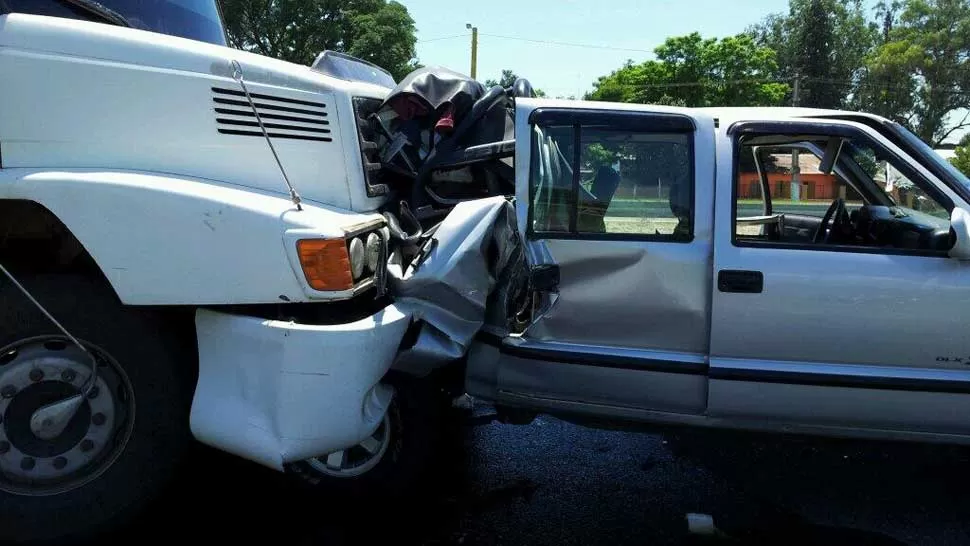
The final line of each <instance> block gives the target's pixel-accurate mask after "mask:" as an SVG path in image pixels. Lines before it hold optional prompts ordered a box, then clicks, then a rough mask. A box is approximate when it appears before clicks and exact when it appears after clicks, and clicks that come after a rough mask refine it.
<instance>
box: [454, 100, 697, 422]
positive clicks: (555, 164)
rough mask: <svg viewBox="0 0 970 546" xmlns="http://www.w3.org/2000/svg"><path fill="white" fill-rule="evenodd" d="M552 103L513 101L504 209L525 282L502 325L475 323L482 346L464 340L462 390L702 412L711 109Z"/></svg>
mask: <svg viewBox="0 0 970 546" xmlns="http://www.w3.org/2000/svg"><path fill="white" fill-rule="evenodd" d="M547 104H548V103H547ZM552 104H554V106H553V105H548V106H546V105H543V102H542V101H534V100H519V101H518V104H517V112H516V154H515V168H516V214H517V224H518V230H519V233H520V235H521V237H522V239H523V246H524V250H525V256H526V261H527V264H528V267H529V268H531V270H532V272H533V274H532V276H531V278H532V282H531V285H530V287H529V289H528V290H527V291H526V292H527V293H528V295H529V298H528V299H527V302H526V303H525V304H524V305H522V306H521V308H518V309H510V310H509V311H510V313H509V314H510V315H514V319H513V320H512V322H513V323H515V324H514V325H512V326H511V327H506V326H507V325H495V324H493V325H492V326H491V327H488V328H486V332H488V333H487V334H486V335H485V336H483V338H484V339H485V340H486V341H487V342H488V343H489V345H490V346H489V347H485V348H483V347H481V346H478V347H476V348H475V349H473V350H472V352H471V355H470V360H469V373H468V378H469V381H468V387H469V392H471V393H472V394H475V393H481V394H482V395H484V396H487V397H489V398H493V399H496V400H497V401H499V402H501V403H503V404H506V405H510V406H525V407H530V408H538V409H543V410H549V411H555V410H561V411H578V412H580V413H583V414H586V415H590V414H600V415H605V416H610V417H633V418H636V417H642V416H644V415H645V412H651V411H652V412H656V411H661V412H676V413H687V414H697V413H701V412H703V410H704V408H705V406H706V396H707V375H706V374H707V349H708V341H709V333H710V329H709V322H708V317H709V313H710V288H709V287H710V285H711V271H712V261H711V255H712V239H711V234H712V227H713V225H712V219H711V211H712V209H713V194H712V189H713V188H712V182H713V176H714V161H713V158H714V140H713V135H714V122H713V119H712V118H710V117H707V116H706V115H705V114H698V113H695V112H691V111H689V110H685V109H677V108H665V107H645V106H636V107H630V108H626V109H604V108H600V107H596V108H578V107H572V106H568V103H563V102H557V103H552ZM616 108H620V107H616Z"/></svg>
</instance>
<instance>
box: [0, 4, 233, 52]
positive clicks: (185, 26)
mask: <svg viewBox="0 0 970 546" xmlns="http://www.w3.org/2000/svg"><path fill="white" fill-rule="evenodd" d="M4 1H5V2H6V4H7V5H8V6H9V7H10V11H12V12H14V13H30V14H33V15H47V16H50V17H64V18H68V19H83V20H86V21H97V22H104V21H105V20H104V18H102V17H100V16H98V15H97V14H95V13H92V12H91V11H89V10H86V9H84V8H82V7H79V6H77V5H74V4H72V3H71V2H69V1H67V0H4ZM98 3H99V4H100V5H102V6H104V7H106V8H108V9H109V10H111V11H113V12H115V13H117V14H118V15H120V16H122V17H124V18H125V20H126V21H128V23H129V25H130V26H131V27H132V28H136V29H140V30H148V31H152V32H159V33H161V34H169V35H172V36H179V37H182V38H189V39H192V40H198V41H200V42H208V43H210V44H216V45H221V46H224V45H226V34H225V31H224V30H223V28H224V27H223V24H222V14H221V12H220V11H219V6H218V4H217V3H216V0H100V1H99V2H98Z"/></svg>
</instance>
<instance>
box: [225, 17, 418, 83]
mask: <svg viewBox="0 0 970 546" xmlns="http://www.w3.org/2000/svg"><path fill="white" fill-rule="evenodd" d="M222 1H223V13H224V18H225V23H226V30H227V32H228V35H229V41H230V43H231V45H233V46H234V47H237V48H240V49H245V50H247V51H253V52H255V53H259V54H261V55H266V56H268V57H275V58H278V59H283V60H287V61H290V62H294V63H299V64H305V65H308V64H310V63H312V62H313V59H314V58H316V56H317V55H318V54H319V53H320V52H321V51H324V50H326V49H330V50H336V51H341V52H344V53H347V54H350V55H353V56H355V57H359V58H361V59H364V60H367V61H370V62H372V63H374V64H376V65H378V66H380V67H382V68H384V69H386V70H388V71H389V72H391V74H393V75H394V77H395V78H397V79H400V78H402V77H403V76H405V75H406V74H407V73H408V72H410V71H411V70H412V69H413V68H414V67H415V66H416V59H415V43H416V38H415V26H414V20H413V19H412V18H411V15H410V14H409V13H408V10H407V8H406V7H404V6H403V5H402V4H400V3H398V2H395V1H393V0H392V1H388V0H222Z"/></svg>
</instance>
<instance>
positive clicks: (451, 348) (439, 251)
mask: <svg viewBox="0 0 970 546" xmlns="http://www.w3.org/2000/svg"><path fill="white" fill-rule="evenodd" d="M520 256H521V247H520V243H519V238H518V233H517V231H516V225H515V209H514V207H513V205H512V203H511V202H510V201H508V200H507V199H505V198H504V197H490V198H486V199H478V200H475V201H467V202H464V203H460V204H458V205H457V206H456V207H455V208H454V210H452V211H451V213H450V214H448V216H447V217H446V218H445V219H444V220H443V221H442V223H441V224H440V225H439V226H438V227H437V229H436V230H435V232H434V235H433V236H432V237H431V239H430V240H429V241H428V242H427V243H426V245H425V247H424V248H423V249H422V254H420V255H419V257H418V259H416V260H415V261H414V263H413V264H411V265H410V266H409V267H408V268H407V269H406V270H403V268H402V267H401V265H400V264H399V263H391V264H390V267H389V269H388V273H389V276H390V279H389V280H390V283H389V288H390V292H391V293H392V294H393V296H394V299H395V302H396V305H397V307H398V308H399V309H401V310H402V311H404V312H405V313H408V314H409V315H411V316H412V317H413V320H414V321H415V327H417V328H419V330H418V334H417V336H416V340H415V341H414V343H413V345H411V346H409V347H405V348H404V349H403V350H402V351H401V352H400V353H399V354H398V356H397V360H396V362H395V364H394V368H395V369H398V370H402V371H405V372H407V373H410V374H413V375H419V376H423V375H426V374H428V373H430V372H431V371H432V370H434V369H436V368H438V367H441V366H443V365H445V364H448V363H450V362H454V361H456V360H459V359H461V358H463V357H464V356H465V353H467V351H468V348H469V346H470V345H471V342H472V340H473V339H474V337H475V335H476V334H477V333H478V331H479V330H480V329H481V328H482V325H483V324H484V322H485V317H486V311H487V310H488V300H489V296H490V295H491V294H492V293H493V291H494V290H495V289H496V288H497V287H498V286H500V283H499V279H500V278H501V277H502V276H503V275H504V274H505V273H506V272H507V271H509V270H510V268H512V267H513V266H514V265H515V264H516V263H518V260H520V259H521V258H520Z"/></svg>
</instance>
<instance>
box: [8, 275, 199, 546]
mask: <svg viewBox="0 0 970 546" xmlns="http://www.w3.org/2000/svg"><path fill="white" fill-rule="evenodd" d="M18 280H20V282H21V283H22V284H23V285H24V286H25V287H26V288H27V289H28V290H29V291H30V293H31V294H33V296H34V297H35V298H36V299H37V300H38V301H40V302H41V304H42V305H44V307H45V308H46V309H47V310H48V311H49V312H50V313H51V314H52V315H53V316H54V317H55V318H56V319H57V320H58V321H59V322H60V323H61V324H62V325H63V326H64V327H65V328H66V329H67V330H68V331H69V332H70V333H71V334H72V335H73V336H74V337H76V338H77V339H79V340H80V341H81V342H82V343H83V344H85V346H86V347H87V349H88V351H90V353H91V354H93V355H94V356H95V358H96V359H97V360H98V362H99V368H98V370H99V373H98V382H97V383H96V384H95V388H94V390H92V391H91V393H90V394H89V396H88V397H87V399H85V400H84V401H83V402H82V405H81V407H80V408H79V409H78V410H77V412H76V413H75V414H74V417H73V418H72V419H71V420H70V421H69V422H68V423H67V425H66V427H65V428H64V430H63V432H61V433H60V435H58V436H56V437H54V438H53V439H47V440H45V439H41V438H39V437H38V436H36V435H35V434H34V432H32V431H31V428H30V424H29V422H30V416H31V415H32V414H33V412H34V411H36V409H37V408H39V407H42V406H43V405H46V404H50V403H52V402H56V401H59V400H63V399H64V398H66V397H68V396H71V395H73V394H76V393H79V392H81V387H82V386H83V385H84V381H85V379H86V378H87V377H88V374H89V371H90V369H91V368H90V357H89V356H88V355H87V354H86V353H85V352H84V351H82V350H80V349H79V348H78V347H77V346H75V345H73V344H72V343H71V342H70V341H69V340H68V339H67V338H65V337H64V336H63V335H62V334H61V332H60V331H59V330H58V329H57V328H56V327H55V326H54V325H53V324H51V322H50V321H49V320H48V319H46V318H45V317H44V316H43V315H42V314H41V313H40V312H39V311H38V310H37V308H36V307H34V306H33V305H32V304H31V303H30V302H29V300H27V299H26V298H25V297H24V296H23V294H22V293H21V292H20V291H19V290H18V289H17V288H16V287H15V286H13V285H12V284H11V283H10V282H9V280H7V279H6V278H4V277H0V417H2V423H0V468H2V472H0V542H3V541H6V540H13V541H23V542H56V543H58V544H63V543H65V542H73V541H76V540H87V539H90V538H92V537H93V536H94V535H97V534H99V533H101V532H102V531H108V530H111V529H115V528H117V527H119V526H121V525H124V524H125V523H126V522H127V521H128V520H129V518H131V517H132V516H134V515H136V514H137V513H138V512H139V511H140V509H142V508H143V507H144V506H145V505H146V503H147V502H148V501H150V500H151V499H153V498H154V497H156V496H157V494H158V493H159V492H160V490H161V488H162V487H163V486H164V485H165V484H166V483H167V482H168V481H169V480H170V478H171V477H172V476H173V475H174V471H175V469H176V467H177V465H178V464H179V463H180V461H181V460H182V458H183V456H184V454H185V453H186V448H187V447H188V445H189V441H190V439H191V433H190V431H189V426H188V423H189V409H190V404H191V383H190V382H189V381H186V380H185V378H183V377H180V376H179V375H178V371H179V368H178V366H181V369H183V370H184V369H186V368H189V366H188V365H187V364H190V363H189V362H188V359H187V358H185V357H182V358H185V361H180V360H179V358H180V357H179V356H178V355H179V351H178V350H177V349H176V347H177V345H176V344H175V343H173V341H174V338H173V337H170V336H167V335H166V331H167V323H166V322H164V321H162V320H160V318H159V317H158V316H157V315H155V314H153V313H151V312H147V311H144V310H139V309H134V308H128V307H125V306H123V305H121V304H120V302H119V301H118V300H117V297H116V296H115V294H114V292H113V291H112V290H111V289H110V287H108V286H106V284H105V283H103V282H98V281H97V280H93V279H88V278H84V277H74V276H63V275H41V276H31V277H22V278H20V279H18ZM189 369H191V368H189Z"/></svg>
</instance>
